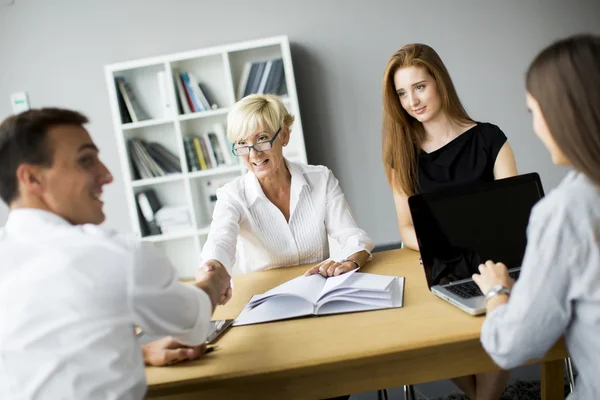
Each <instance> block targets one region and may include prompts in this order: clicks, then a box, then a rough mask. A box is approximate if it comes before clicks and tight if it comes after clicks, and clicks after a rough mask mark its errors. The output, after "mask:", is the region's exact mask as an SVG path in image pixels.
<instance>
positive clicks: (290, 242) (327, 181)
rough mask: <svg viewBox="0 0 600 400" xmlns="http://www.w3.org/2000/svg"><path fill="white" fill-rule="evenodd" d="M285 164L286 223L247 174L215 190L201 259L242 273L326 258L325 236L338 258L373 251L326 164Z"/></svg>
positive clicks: (252, 175)
mask: <svg viewBox="0 0 600 400" xmlns="http://www.w3.org/2000/svg"><path fill="white" fill-rule="evenodd" d="M286 163H287V166H288V169H289V171H290V174H291V176H292V182H291V189H290V217H289V222H288V221H286V219H285V217H284V215H283V214H282V212H281V211H280V210H279V209H278V208H277V207H276V206H275V205H274V204H273V203H271V201H269V199H268V198H267V197H266V196H265V194H264V192H263V191H262V188H261V187H260V183H259V182H258V179H257V178H256V176H255V175H254V174H253V173H252V172H248V173H247V174H246V175H244V176H241V177H238V178H236V179H235V180H233V181H232V182H230V183H228V184H226V185H225V186H223V187H222V188H221V189H219V190H218V191H217V203H216V205H215V210H214V212H213V219H212V223H211V226H210V232H209V234H208V239H207V241H206V243H205V245H204V248H203V249H202V260H203V261H206V260H210V259H215V260H217V261H219V262H220V263H221V264H223V265H224V266H225V267H226V268H227V269H228V270H229V271H230V273H231V272H232V270H234V268H233V266H234V264H235V266H236V268H235V272H238V271H239V272H242V273H247V272H252V271H262V270H268V269H273V268H279V267H287V266H292V265H300V264H307V263H315V262H320V261H323V260H325V259H327V258H328V257H329V241H328V236H330V237H331V238H333V239H335V240H336V241H337V242H338V243H339V244H340V246H341V251H340V254H342V255H343V257H346V256H350V255H352V254H354V253H357V252H359V251H362V250H366V251H368V252H370V251H371V250H372V249H373V242H372V240H371V239H370V238H369V237H368V236H367V234H366V233H365V231H363V230H362V229H359V228H358V227H357V226H356V223H355V221H354V218H353V217H352V213H351V212H350V208H349V207H348V203H347V202H346V199H345V197H344V193H343V192H342V189H341V188H340V185H339V183H338V180H337V179H336V178H335V177H334V176H333V173H332V172H331V171H330V170H329V169H328V168H326V167H324V166H312V165H304V164H297V163H293V162H291V161H287V160H286ZM236 248H237V258H236ZM236 261H237V263H236Z"/></svg>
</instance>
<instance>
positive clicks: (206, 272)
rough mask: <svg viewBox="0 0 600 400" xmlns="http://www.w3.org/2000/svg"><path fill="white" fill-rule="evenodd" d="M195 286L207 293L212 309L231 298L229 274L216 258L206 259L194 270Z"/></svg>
mask: <svg viewBox="0 0 600 400" xmlns="http://www.w3.org/2000/svg"><path fill="white" fill-rule="evenodd" d="M196 287H197V288H199V289H202V290H204V292H206V294H208V297H210V300H211V302H212V305H213V310H214V309H215V307H216V306H217V305H218V304H219V305H221V304H226V303H227V302H228V301H229V300H230V299H231V295H232V291H231V276H230V275H229V272H227V269H226V268H225V267H224V266H223V264H221V263H220V262H219V261H217V260H208V261H206V262H205V263H204V264H202V265H201V266H200V268H198V269H197V270H196Z"/></svg>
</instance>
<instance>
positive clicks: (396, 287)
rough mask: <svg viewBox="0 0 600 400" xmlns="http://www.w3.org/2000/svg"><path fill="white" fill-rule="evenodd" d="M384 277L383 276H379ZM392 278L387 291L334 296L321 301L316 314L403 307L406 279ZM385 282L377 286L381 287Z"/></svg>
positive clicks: (359, 291)
mask: <svg viewBox="0 0 600 400" xmlns="http://www.w3.org/2000/svg"><path fill="white" fill-rule="evenodd" d="M379 276H383V275H379ZM388 278H392V279H391V282H390V283H389V284H388V285H387V288H386V290H384V291H380V290H366V291H361V290H358V291H356V292H352V293H341V292H340V291H339V292H340V295H335V293H334V294H332V295H330V296H326V298H325V299H323V300H320V301H319V303H318V305H317V308H316V309H315V314H317V315H324V314H338V313H347V312H354V311H367V310H378V309H385V308H394V307H402V305H403V300H404V277H393V276H392V277H388ZM381 285H383V282H380V283H379V284H377V285H375V286H378V287H381Z"/></svg>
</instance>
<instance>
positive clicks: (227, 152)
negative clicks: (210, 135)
mask: <svg viewBox="0 0 600 400" xmlns="http://www.w3.org/2000/svg"><path fill="white" fill-rule="evenodd" d="M213 132H214V134H215V135H216V136H217V140H218V142H219V147H220V149H221V154H222V155H223V159H224V161H225V165H237V164H238V160H237V157H235V156H234V155H233V153H232V152H231V149H232V148H233V145H232V143H231V142H230V141H229V139H228V138H227V135H226V134H225V127H224V126H223V124H221V123H216V124H214V125H213Z"/></svg>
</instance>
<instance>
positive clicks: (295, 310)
mask: <svg viewBox="0 0 600 400" xmlns="http://www.w3.org/2000/svg"><path fill="white" fill-rule="evenodd" d="M403 297H404V277H397V276H387V275H375V274H368V273H362V272H357V270H354V271H350V272H347V273H345V274H343V275H339V276H334V277H330V278H324V277H322V276H321V275H319V274H315V275H311V276H299V277H297V278H295V279H292V280H290V281H287V282H285V283H283V284H281V285H279V286H277V287H275V288H273V289H271V290H269V291H267V292H265V293H264V294H261V295H255V296H252V298H251V299H250V301H249V302H248V303H247V304H246V306H245V307H244V309H243V310H242V312H241V313H240V315H239V316H238V317H237V318H236V320H235V322H234V326H239V325H251V324H258V323H262V322H270V321H278V320H283V319H290V318H298V317H306V316H314V315H330V314H342V313H350V312H358V311H373V310H382V309H388V308H400V307H402V306H403Z"/></svg>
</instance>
